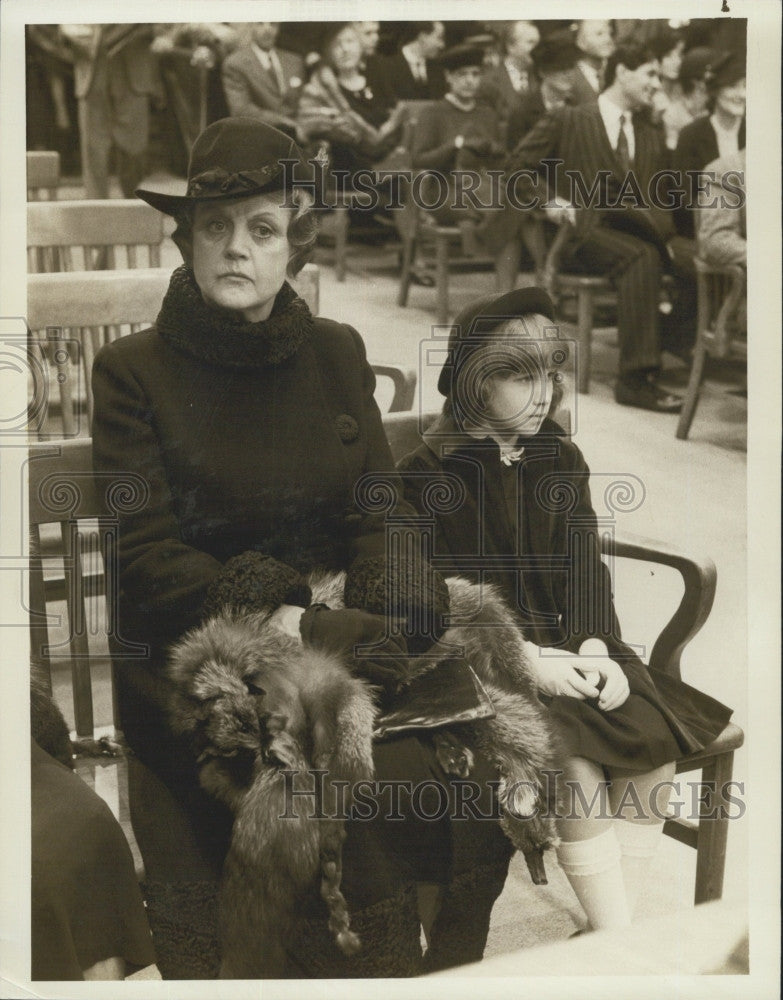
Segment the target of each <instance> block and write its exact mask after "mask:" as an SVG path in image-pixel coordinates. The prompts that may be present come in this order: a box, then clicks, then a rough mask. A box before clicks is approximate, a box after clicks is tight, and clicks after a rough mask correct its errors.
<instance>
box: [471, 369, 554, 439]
mask: <svg viewBox="0 0 783 1000" xmlns="http://www.w3.org/2000/svg"><path fill="white" fill-rule="evenodd" d="M560 377H561V376H560V374H559V373H557V372H555V371H553V370H548V369H546V368H545V367H543V366H542V365H539V364H538V363H533V364H530V365H529V366H528V365H524V366H522V367H520V368H519V369H518V370H517V371H512V372H509V373H508V374H498V375H494V376H493V377H492V379H491V380H490V382H489V385H488V386H487V400H486V414H487V422H488V423H489V425H490V427H491V429H492V430H494V431H496V432H497V433H499V434H501V435H509V436H510V435H514V436H517V435H521V436H522V437H533V435H535V434H538V432H539V431H540V430H541V425H542V423H543V422H544V418H545V417H546V415H547V413H549V408H550V407H551V405H552V394H553V392H554V388H555V385H554V383H555V379H556V378H560Z"/></svg>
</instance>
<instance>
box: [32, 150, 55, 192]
mask: <svg viewBox="0 0 783 1000" xmlns="http://www.w3.org/2000/svg"><path fill="white" fill-rule="evenodd" d="M59 184H60V154H59V153H58V152H56V151H55V150H49V149H47V150H31V151H30V152H29V153H28V154H27V197H28V199H29V200H30V201H35V200H38V199H39V198H41V196H42V195H43V194H46V196H47V197H48V198H51V199H54V198H56V197H57V188H58V186H59Z"/></svg>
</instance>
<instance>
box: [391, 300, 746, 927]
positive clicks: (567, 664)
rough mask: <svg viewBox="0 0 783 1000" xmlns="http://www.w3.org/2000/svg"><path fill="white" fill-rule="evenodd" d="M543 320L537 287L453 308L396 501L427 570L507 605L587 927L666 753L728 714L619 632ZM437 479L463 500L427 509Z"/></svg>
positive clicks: (614, 922) (556, 353)
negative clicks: (520, 633)
mask: <svg viewBox="0 0 783 1000" xmlns="http://www.w3.org/2000/svg"><path fill="white" fill-rule="evenodd" d="M553 319H554V312H553V306H552V302H551V300H550V299H549V297H548V295H547V294H546V293H545V292H544V291H542V290H540V289H536V288H525V289H517V290H515V291H512V292H509V293H507V294H504V295H496V296H493V297H490V298H487V299H484V300H481V301H477V302H474V303H472V304H471V305H470V306H469V307H468V308H466V309H465V310H464V311H463V312H462V313H461V314H460V315H459V316H458V317H457V319H456V320H455V323H454V326H453V328H452V332H451V336H450V340H449V356H448V359H447V362H446V364H445V365H444V368H443V371H442V372H441V375H440V379H439V382H438V388H439V390H440V392H441V393H442V394H443V395H444V396H445V397H446V402H445V404H444V408H443V413H442V415H441V417H440V418H439V419H438V420H437V421H436V423H435V424H434V425H433V426H432V427H431V428H429V430H428V431H427V433H426V434H425V435H424V441H423V443H422V445H421V446H420V447H419V448H418V449H417V450H416V451H415V452H413V453H412V454H410V455H408V456H406V457H405V458H404V459H403V460H402V462H401V463H400V468H401V471H402V473H403V478H404V481H405V484H406V493H407V496H408V498H409V499H410V500H411V501H412V502H413V504H414V505H415V506H416V507H417V508H418V509H419V510H420V511H421V512H422V513H426V514H428V515H429V516H430V517H432V516H433V515H434V521H435V534H434V541H433V555H434V557H435V558H436V560H437V561H438V562H437V565H438V568H439V569H441V571H442V572H443V573H444V574H448V573H450V572H455V573H459V574H460V575H463V576H472V577H473V578H474V579H478V578H479V577H480V579H481V580H482V581H486V582H492V583H494V584H496V585H497V586H499V587H500V588H501V590H502V592H503V594H504V596H505V598H506V600H507V601H508V603H509V604H510V605H511V607H512V608H514V609H515V610H516V611H517V612H518V614H519V621H520V626H521V627H522V628H523V629H524V631H525V636H526V639H527V640H528V641H529V646H530V655H531V660H532V662H533V663H534V664H535V669H536V672H537V679H538V685H539V690H540V694H541V697H542V699H543V700H544V701H545V702H546V703H547V704H548V705H549V708H550V710H551V712H552V713H553V715H554V717H555V720H556V722H557V728H558V730H559V731H560V732H561V734H562V739H563V742H564V745H565V748H566V755H567V762H566V765H565V769H564V770H565V774H564V775H562V776H561V779H560V780H561V782H563V784H562V785H561V790H563V791H565V792H566V794H565V796H564V801H563V805H562V806H561V809H560V819H559V820H558V832H559V834H560V838H561V844H560V847H559V848H558V852H557V853H558V860H559V862H560V866H561V867H562V868H563V870H564V872H565V873H566V875H567V877H568V880H569V882H570V883H571V886H572V887H573V889H574V892H575V893H576V896H577V898H578V900H579V902H580V903H581V905H582V907H583V909H584V912H585V914H586V915H587V921H588V925H589V927H590V928H592V929H599V928H605V927H622V926H625V925H627V924H629V923H630V921H631V917H632V913H633V906H634V902H635V899H636V897H637V895H638V892H639V888H640V886H641V884H642V881H643V879H644V875H645V870H646V868H647V866H648V862H649V860H650V859H651V857H652V856H653V854H654V852H655V850H656V847H657V845H658V842H659V839H660V833H661V830H662V827H663V815H664V813H665V810H666V804H667V800H668V787H669V786H667V785H666V784H663V783H665V782H667V781H671V779H672V778H673V776H674V761H675V760H676V759H677V758H679V757H681V756H683V755H685V754H687V753H690V752H692V751H693V750H696V749H697V748H700V747H702V746H704V745H706V744H707V743H708V742H710V741H711V740H712V739H713V738H714V737H715V736H717V735H718V733H719V732H720V731H721V730H722V729H723V728H724V726H725V725H726V723H727V722H728V719H729V717H730V715H731V712H730V710H729V709H726V708H725V706H723V705H720V704H719V703H718V702H716V701H714V700H713V699H712V698H709V697H708V696H707V695H704V694H702V693H701V692H698V691H694V689H693V688H690V687H689V686H688V685H685V684H682V683H681V682H677V681H675V680H673V679H672V678H669V677H668V676H667V677H663V678H662V677H661V675H660V673H658V674H657V676H656V677H655V678H654V677H653V676H652V674H651V672H650V671H649V670H648V669H647V668H646V667H645V666H644V665H643V664H642V662H641V661H640V660H639V658H638V657H637V656H636V654H635V653H634V652H633V650H632V649H631V648H630V647H629V646H628V645H626V644H625V643H624V642H623V641H622V639H621V637H620V628H619V624H618V622H617V617H616V615H615V611H614V606H613V602H612V593H611V581H610V578H609V573H608V571H607V569H606V566H605V565H604V564H603V562H602V561H601V558H600V539H599V533H598V526H597V521H596V515H595V512H594V511H593V508H592V506H591V502H590V490H589V485H588V477H589V470H588V468H587V465H586V463H585V460H584V458H583V456H582V453H581V452H580V451H579V449H578V448H577V446H576V445H575V444H573V442H572V441H570V440H568V438H567V437H566V436H565V432H564V431H563V429H562V428H561V427H560V426H559V425H558V424H557V423H555V421H554V420H552V419H551V417H550V414H552V413H554V412H555V410H556V409H557V407H558V405H559V403H560V402H561V400H562V395H563V392H562V387H563V374H562V369H563V365H564V363H565V361H566V359H567V356H568V350H567V345H564V344H563V343H562V342H561V341H559V340H558V339H557V335H556V330H555V329H554V324H553ZM428 473H429V474H430V475H428ZM444 475H446V476H447V477H448V479H449V482H450V483H451V492H453V493H455V495H456V494H459V495H460V496H461V502H460V503H459V504H457V505H455V504H449V505H447V506H448V508H449V509H448V512H445V513H439V512H438V511H433V510H432V503H431V498H432V496H433V491H432V490H430V489H428V486H431V484H432V481H433V479H435V478H438V477H440V478H441V480H442V479H443V476H444ZM457 481H458V482H457ZM477 565H478V566H480V567H481V569H480V571H477V569H476V567H477ZM664 692H665V693H664Z"/></svg>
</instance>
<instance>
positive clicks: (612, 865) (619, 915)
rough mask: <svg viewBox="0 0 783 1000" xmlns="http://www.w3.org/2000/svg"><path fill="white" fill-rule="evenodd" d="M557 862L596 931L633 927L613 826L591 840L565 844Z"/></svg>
mask: <svg viewBox="0 0 783 1000" xmlns="http://www.w3.org/2000/svg"><path fill="white" fill-rule="evenodd" d="M557 860H558V862H559V863H560V867H561V868H562V869H563V871H564V872H565V874H566V877H567V878H568V881H569V882H570V883H571V888H572V889H573V890H574V892H575V894H576V898H577V899H578V900H579V902H580V903H581V904H582V909H583V910H584V911H585V913H586V914H587V919H588V921H589V922H590V927H591V928H592V929H593V930H600V929H601V928H604V927H627V926H628V925H629V924H630V923H631V916H630V913H629V911H628V903H627V901H626V897H625V884H624V883H623V873H622V869H621V867H620V845H619V844H618V843H617V837H616V835H615V832H614V826H613V825H612V826H610V827H609V829H608V830H606V831H604V833H600V834H599V835H598V836H597V837H591V838H590V839H589V840H567V841H561V842H560V846H559V847H558V848H557Z"/></svg>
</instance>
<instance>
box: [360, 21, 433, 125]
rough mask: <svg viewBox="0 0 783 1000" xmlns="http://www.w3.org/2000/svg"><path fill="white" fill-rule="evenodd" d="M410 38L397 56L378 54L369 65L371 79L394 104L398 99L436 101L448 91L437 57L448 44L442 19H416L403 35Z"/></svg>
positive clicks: (373, 87) (368, 71)
mask: <svg viewBox="0 0 783 1000" xmlns="http://www.w3.org/2000/svg"><path fill="white" fill-rule="evenodd" d="M405 37H407V38H408V41H407V42H406V43H405V44H404V45H403V46H402V47H401V48H400V51H399V52H397V53H395V54H394V55H393V56H378V57H377V59H374V60H372V62H371V63H369V64H368V67H367V82H368V83H369V84H370V86H371V88H372V89H373V90H375V91H376V93H383V94H384V96H385V98H386V100H387V103H388V104H389V105H390V106H391V105H394V104H396V103H397V101H435V100H438V99H439V98H441V97H443V95H444V94H445V93H446V80H445V77H444V75H443V69H442V68H441V67H440V66H439V65H438V63H437V61H436V60H437V57H438V56H439V55H440V53H441V52H442V51H443V49H444V47H445V41H444V39H445V28H444V25H443V22H442V21H415V22H413V23H412V24H411V26H410V28H409V29H408V30H407V31H406V33H405V34H404V35H403V38H405Z"/></svg>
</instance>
